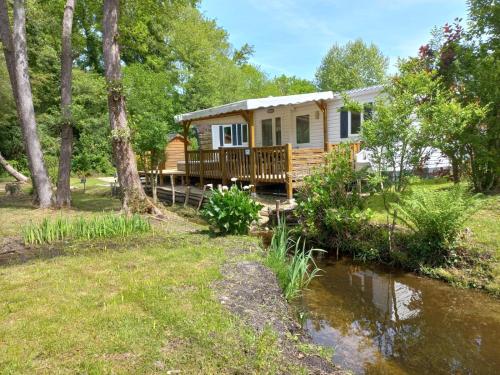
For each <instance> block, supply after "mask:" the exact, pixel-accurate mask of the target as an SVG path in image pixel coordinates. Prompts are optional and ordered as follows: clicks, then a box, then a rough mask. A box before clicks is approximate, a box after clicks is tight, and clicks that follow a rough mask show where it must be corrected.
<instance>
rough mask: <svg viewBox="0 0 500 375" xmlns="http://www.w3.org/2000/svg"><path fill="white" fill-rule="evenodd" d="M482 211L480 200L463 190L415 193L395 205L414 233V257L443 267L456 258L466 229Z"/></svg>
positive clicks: (411, 243) (412, 242) (417, 191)
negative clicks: (454, 254) (478, 212)
mask: <svg viewBox="0 0 500 375" xmlns="http://www.w3.org/2000/svg"><path fill="white" fill-rule="evenodd" d="M478 207H479V200H478V199H477V197H476V196H473V195H471V194H470V193H469V192H467V191H466V190H465V189H463V188H461V187H454V188H452V189H449V190H436V191H429V190H428V191H420V190H415V191H414V192H412V193H411V195H409V196H407V197H405V198H403V199H402V201H401V202H400V203H398V204H393V208H394V209H396V210H397V211H398V212H399V217H400V219H401V221H402V222H403V223H404V224H405V225H406V226H407V227H408V228H409V229H410V230H411V232H412V236H411V237H412V238H411V241H410V246H409V247H410V249H409V250H410V251H411V255H412V256H413V257H415V258H417V259H418V260H419V261H420V262H423V263H425V264H429V265H440V264H442V263H444V262H445V261H447V260H450V258H452V257H453V250H454V249H455V248H456V247H457V245H458V244H459V240H460V234H461V232H462V230H463V228H464V225H465V223H466V221H467V219H469V218H470V216H471V215H472V214H473V213H474V212H475V211H476V210H477V209H478Z"/></svg>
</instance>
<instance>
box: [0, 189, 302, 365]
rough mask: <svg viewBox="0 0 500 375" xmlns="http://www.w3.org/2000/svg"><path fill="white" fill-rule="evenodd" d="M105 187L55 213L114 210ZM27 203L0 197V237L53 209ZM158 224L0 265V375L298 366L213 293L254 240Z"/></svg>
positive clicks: (191, 226) (89, 213) (14, 232)
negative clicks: (230, 261) (232, 256)
mask: <svg viewBox="0 0 500 375" xmlns="http://www.w3.org/2000/svg"><path fill="white" fill-rule="evenodd" d="M105 190H106V189H102V188H101V187H99V186H98V184H96V185H95V186H94V187H89V190H88V191H87V193H86V194H85V195H83V194H81V193H80V192H76V193H75V194H74V199H75V200H74V203H75V208H74V209H72V210H66V211H64V213H65V214H67V216H68V217H70V216H84V217H88V218H91V217H94V216H95V215H96V214H95V211H102V210H97V209H94V208H103V210H105V211H113V210H116V208H117V207H118V203H117V202H116V201H115V200H114V199H112V198H110V197H109V196H106V195H105V194H106V192H105ZM102 197H105V199H102ZM83 199H86V200H87V201H88V202H89V203H90V205H91V206H92V209H91V210H85V209H84V207H86V205H85V204H83V203H82V201H83ZM27 202H29V200H28V201H26V199H25V197H20V198H10V197H7V198H6V197H1V196H0V243H1V241H2V237H5V236H12V235H19V231H20V227H21V226H22V225H24V224H26V223H28V222H29V221H30V220H33V219H34V218H36V220H43V219H44V218H54V217H57V215H60V213H58V212H54V211H51V210H37V209H33V208H31V207H30V206H29V204H28V203H27ZM101 203H102V205H101ZM162 225H165V226H168V227H169V228H170V230H168V231H167V230H165V231H163V230H161V229H162V228H163V227H159V228H158V230H155V233H154V234H151V233H143V234H138V235H135V236H133V237H131V238H129V239H128V240H127V239H122V238H119V237H118V238H115V239H113V240H112V241H110V240H99V241H95V240H94V241H86V242H81V241H80V242H69V243H67V244H65V245H64V246H65V247H64V255H65V256H57V257H53V258H43V257H41V258H38V259H35V260H32V261H30V262H28V263H24V264H14V265H10V266H3V267H1V268H0V338H1V339H0V373H3V374H23V373H24V374H32V373H41V374H52V373H90V374H101V373H133V374H137V373H151V374H153V373H166V372H167V371H169V370H180V371H182V373H188V374H189V373H193V374H198V373H205V374H216V373H217V374H219V373H280V372H286V373H304V372H305V371H304V369H301V368H295V367H293V365H291V364H290V363H289V361H287V360H286V359H285V358H284V356H283V354H282V353H281V351H280V350H279V345H278V343H277V337H276V335H275V334H274V332H273V331H271V330H265V331H264V332H262V333H260V334H257V333H256V332H255V331H253V330H252V329H251V328H250V327H249V326H248V325H247V324H245V323H244V322H242V321H241V320H240V319H239V318H237V317H235V316H234V315H232V314H230V313H229V312H228V311H227V310H226V309H225V308H224V307H223V306H222V305H221V304H220V303H219V302H218V301H217V300H216V299H215V298H214V296H213V293H212V290H211V287H210V285H211V283H213V282H214V281H216V280H218V279H219V278H220V277H221V275H220V272H219V269H220V267H221V265H222V264H223V262H224V261H225V260H226V259H227V254H228V252H229V251H230V250H232V249H235V248H238V249H239V248H242V247H245V246H255V241H256V240H255V239H252V238H250V237H246V236H243V237H242V236H238V237H231V236H230V237H224V238H212V237H209V235H208V234H206V233H207V230H206V229H207V228H206V227H205V226H201V225H197V224H189V225H188V227H189V228H186V227H187V226H186V222H185V221H182V222H181V223H180V224H178V225H177V226H175V227H174V228H176V229H175V230H172V226H170V224H162ZM187 229H195V230H196V231H195V232H194V233H190V232H186V230H187ZM247 256H248V255H247Z"/></svg>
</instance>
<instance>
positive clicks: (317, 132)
mask: <svg viewBox="0 0 500 375" xmlns="http://www.w3.org/2000/svg"><path fill="white" fill-rule="evenodd" d="M254 113H255V114H254V121H255V144H256V145H257V146H261V145H262V120H265V119H274V118H275V117H281V143H282V144H286V143H291V144H292V147H294V148H309V147H323V120H322V118H323V117H322V115H321V112H320V111H319V108H318V106H317V105H316V104H315V103H308V104H302V105H297V106H283V107H276V108H274V113H268V112H267V109H258V110H256V111H255V112H254ZM301 115H309V121H310V123H309V126H310V128H309V131H310V143H302V144H297V135H296V132H295V130H296V129H295V117H296V116H301ZM275 143H276V133H275V128H274V123H273V144H275Z"/></svg>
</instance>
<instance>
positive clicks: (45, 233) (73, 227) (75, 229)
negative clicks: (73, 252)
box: [22, 214, 151, 245]
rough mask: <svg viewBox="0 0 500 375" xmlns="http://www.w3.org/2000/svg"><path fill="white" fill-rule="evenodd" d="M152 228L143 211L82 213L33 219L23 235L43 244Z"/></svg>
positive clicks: (24, 237)
mask: <svg viewBox="0 0 500 375" xmlns="http://www.w3.org/2000/svg"><path fill="white" fill-rule="evenodd" d="M150 231H151V224H150V223H149V221H148V220H147V219H144V218H143V217H142V216H140V215H132V216H130V217H128V216H126V215H113V214H106V215H102V216H96V217H93V218H90V219H86V218H83V217H80V218H78V219H76V220H68V219H66V218H63V217H62V216H61V217H59V218H57V219H55V220H49V219H47V218H45V219H44V220H43V221H42V222H41V223H37V224H36V223H33V222H31V221H30V222H29V224H27V225H25V226H24V227H23V230H22V235H23V240H24V243H25V244H26V245H42V244H50V243H53V242H57V241H63V240H67V239H72V240H82V239H83V240H93V239H96V238H110V237H116V236H122V237H126V236H130V235H131V234H135V233H145V232H150Z"/></svg>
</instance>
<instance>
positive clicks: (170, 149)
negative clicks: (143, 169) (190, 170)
mask: <svg viewBox="0 0 500 375" xmlns="http://www.w3.org/2000/svg"><path fill="white" fill-rule="evenodd" d="M182 160H184V137H183V136H182V135H180V134H172V135H170V136H169V139H168V143H167V146H166V147H165V159H164V160H163V162H162V163H161V164H160V168H159V169H160V170H167V171H169V170H176V169H177V163H178V162H180V161H182Z"/></svg>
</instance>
